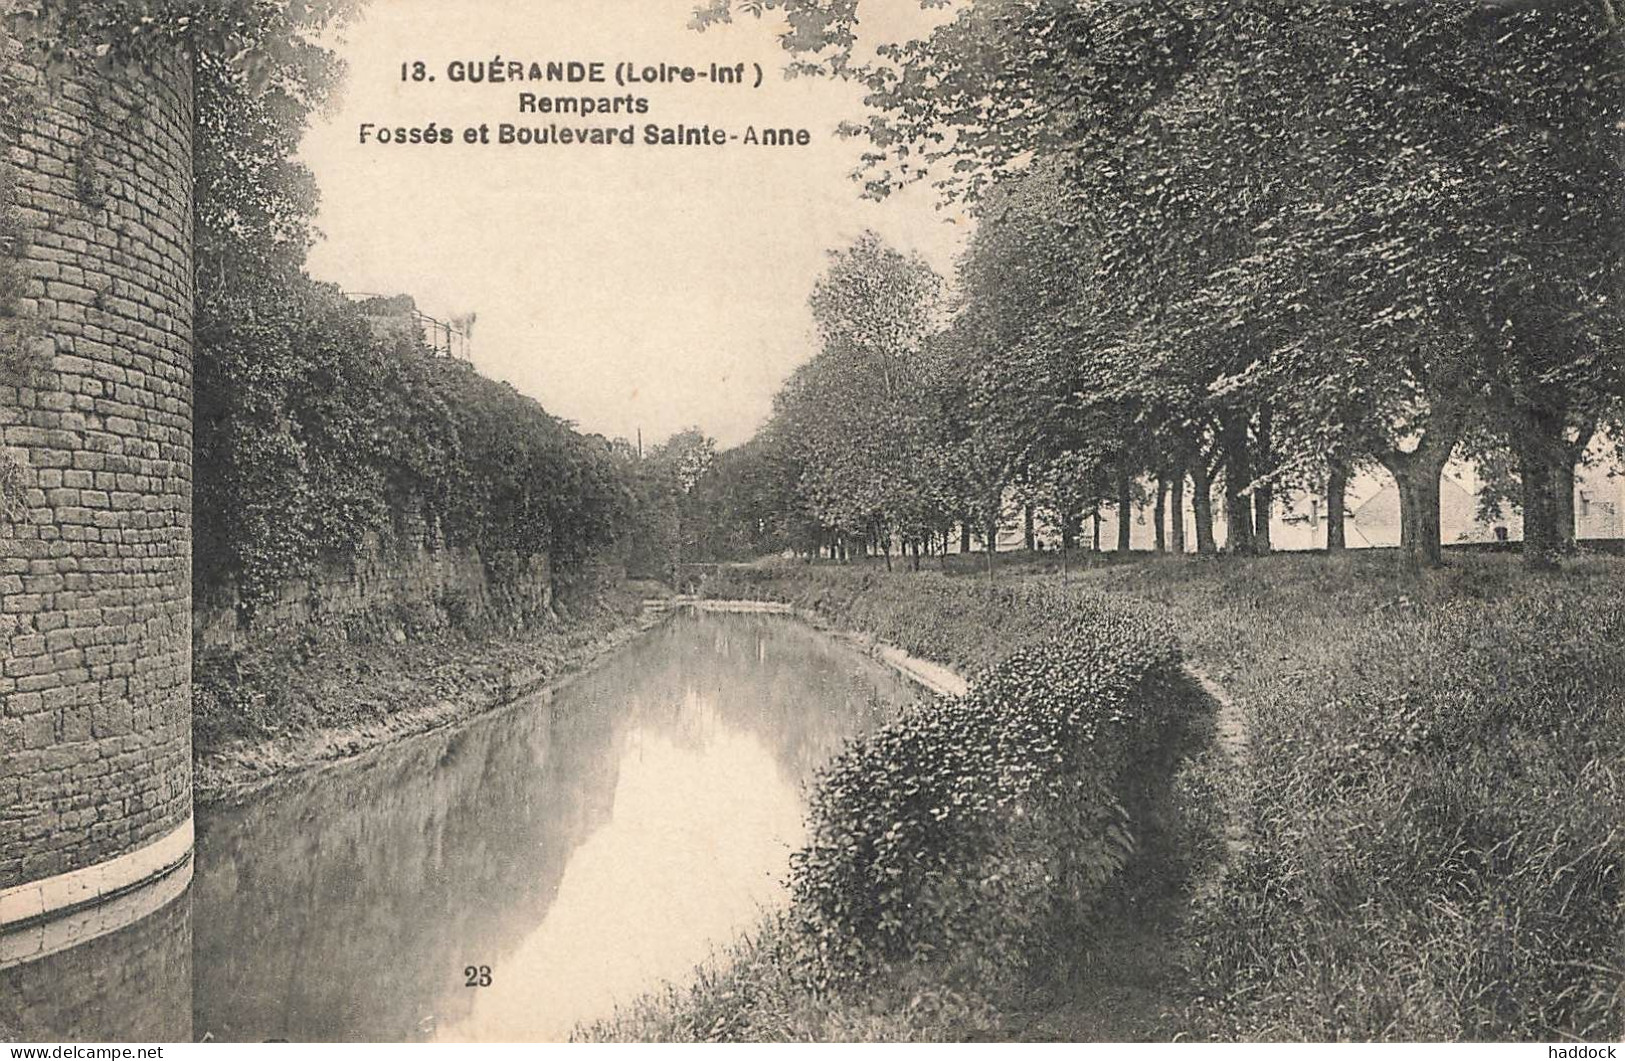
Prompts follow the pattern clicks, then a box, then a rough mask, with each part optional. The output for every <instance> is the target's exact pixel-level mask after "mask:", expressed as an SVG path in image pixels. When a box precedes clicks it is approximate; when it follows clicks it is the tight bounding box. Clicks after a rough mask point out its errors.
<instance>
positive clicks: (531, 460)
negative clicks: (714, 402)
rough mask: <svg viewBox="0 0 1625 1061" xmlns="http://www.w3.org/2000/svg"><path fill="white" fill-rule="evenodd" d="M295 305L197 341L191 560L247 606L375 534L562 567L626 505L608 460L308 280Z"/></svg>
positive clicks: (522, 403)
mask: <svg viewBox="0 0 1625 1061" xmlns="http://www.w3.org/2000/svg"><path fill="white" fill-rule="evenodd" d="M283 291H284V293H292V294H294V295H296V296H297V297H298V300H297V301H285V302H282V303H280V304H279V305H278V306H276V307H274V310H275V315H274V316H272V315H269V313H268V312H267V313H262V314H261V315H257V316H255V317H253V318H251V319H248V320H239V321H231V322H220V321H217V320H214V319H213V318H210V319H209V321H208V327H207V328H206V329H202V330H200V331H199V333H198V340H199V344H200V346H201V348H202V350H203V351H204V353H205V354H206V356H204V357H202V358H200V359H199V361H198V366H197V391H196V416H197V419H196V434H195V438H196V447H197V465H196V473H195V483H194V511H195V517H194V521H195V525H194V537H195V547H194V566H195V568H196V585H197V587H198V590H199V592H200V593H202V594H205V595H207V594H209V593H211V592H214V591H218V590H221V589H224V588H225V587H227V586H230V587H234V588H235V590H236V592H237V595H238V600H239V601H240V603H242V604H243V605H244V606H245V607H249V608H252V607H253V606H254V605H255V604H257V603H259V602H260V601H262V600H264V599H265V597H266V596H267V595H268V594H270V593H274V592H275V590H276V588H277V587H278V586H279V585H281V584H282V583H284V582H287V581H289V580H291V579H297V578H300V577H303V576H306V575H308V574H310V573H311V571H312V570H313V566H314V565H315V564H316V563H317V561H318V560H319V559H320V558H322V557H323V556H331V555H345V554H346V553H348V552H349V551H353V550H355V549H356V548H358V547H360V546H361V545H362V544H363V543H364V542H366V541H368V539H369V537H371V538H374V539H376V540H377V541H378V542H380V543H381V544H383V545H384V546H386V547H387V546H388V545H390V544H392V543H394V542H398V541H402V540H414V539H427V540H431V541H433V540H442V541H444V542H445V543H446V544H448V545H452V546H473V547H476V548H478V549H479V550H480V551H481V554H482V555H483V556H484V557H485V559H486V561H487V563H488V564H490V565H493V568H494V569H495V566H496V565H500V564H503V563H511V562H515V561H522V560H523V559H524V558H526V557H529V556H534V555H538V554H542V553H546V554H550V555H551V556H552V557H553V558H554V559H555V560H557V561H560V562H562V563H564V564H568V563H570V562H571V561H573V560H576V559H579V558H580V557H581V556H582V555H583V554H584V553H585V552H587V551H588V550H590V549H591V548H592V547H594V546H595V545H600V544H604V543H607V542H608V541H609V540H610V538H611V536H612V534H613V531H614V528H615V525H616V522H617V520H618V518H619V516H620V514H621V513H622V512H623V511H624V510H625V508H626V500H625V488H624V486H623V485H622V484H621V481H620V479H619V477H618V473H617V470H616V468H615V466H614V463H613V461H612V459H611V457H610V454H609V452H608V449H607V447H606V446H604V445H603V444H602V443H599V442H596V441H594V440H591V439H586V438H582V437H581V436H579V435H577V434H576V433H575V432H573V431H572V430H571V429H570V428H569V427H568V425H566V424H564V423H562V422H561V421H559V420H557V419H555V418H554V417H551V416H549V415H548V414H547V413H546V412H545V411H544V410H543V409H542V408H541V406H540V405H538V404H537V403H536V402H535V401H534V400H533V399H530V398H527V397H525V396H523V395H521V394H519V393H518V392H516V391H515V390H514V389H513V388H512V387H510V386H508V385H507V384H503V383H497V382H494V381H492V380H489V379H486V378H484V377H483V376H480V375H479V374H478V373H476V372H475V371H474V370H473V369H472V367H471V366H469V365H467V364H465V363H462V362H457V361H452V360H450V359H444V358H435V357H432V356H430V355H429V354H428V353H427V352H426V351H425V350H423V349H422V347H421V345H418V344H413V343H411V342H406V341H396V342H384V341H381V340H379V339H378V338H376V337H375V336H374V335H373V333H372V332H371V330H370V329H369V328H368V325H367V322H366V320H365V319H364V318H363V317H362V316H361V314H360V312H359V310H358V309H357V308H356V307H355V306H354V305H352V304H351V303H349V302H348V301H347V300H346V299H344V298H343V297H342V296H341V295H339V294H338V293H337V292H336V291H334V290H332V289H330V288H323V287H320V286H319V285H315V284H311V283H309V282H308V281H304V282H301V283H290V284H289V285H287V286H286V287H285V288H283Z"/></svg>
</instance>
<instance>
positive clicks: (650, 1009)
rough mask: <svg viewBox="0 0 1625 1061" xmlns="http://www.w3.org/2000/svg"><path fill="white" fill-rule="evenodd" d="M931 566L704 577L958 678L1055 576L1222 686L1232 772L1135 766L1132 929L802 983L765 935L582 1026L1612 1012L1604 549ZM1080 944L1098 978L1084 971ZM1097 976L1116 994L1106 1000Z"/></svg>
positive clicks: (1070, 596) (1616, 741) (1572, 1027)
mask: <svg viewBox="0 0 1625 1061" xmlns="http://www.w3.org/2000/svg"><path fill="white" fill-rule="evenodd" d="M954 561H955V562H953V563H951V564H950V566H949V570H948V571H947V572H945V573H927V574H921V575H908V574H897V575H892V576H887V575H884V574H882V573H881V572H879V571H878V570H877V569H876V568H875V567H874V566H869V567H859V566H854V567H846V568H842V567H834V566H825V565H814V566H810V567H792V566H785V565H772V566H768V567H763V568H743V569H725V570H724V571H722V572H720V573H718V574H717V575H714V576H713V577H712V579H711V581H710V583H709V584H708V586H707V592H709V593H711V594H713V595H720V596H731V597H751V598H758V599H771V600H781V601H786V602H789V603H793V604H795V605H797V606H798V607H801V608H806V609H810V610H813V611H815V612H817V613H818V614H819V615H821V616H824V617H826V618H827V619H829V620H830V621H831V622H832V623H836V624H840V625H845V626H848V627H850V628H853V629H857V630H861V631H864V632H866V633H869V634H872V635H874V636H877V637H880V638H883V639H885V640H888V641H891V642H894V643H896V644H899V645H901V646H903V647H905V648H907V649H908V650H909V651H911V652H913V653H914V654H916V655H920V656H924V657H926V658H930V659H935V660H938V661H941V662H945V663H949V664H951V665H953V666H955V667H956V668H959V669H961V670H964V671H972V672H974V671H978V670H981V669H983V668H985V667H987V666H989V665H990V664H991V663H993V662H995V661H996V660H997V659H998V658H999V656H1000V654H1001V652H1004V651H1007V650H1008V648H1009V647H1010V646H1013V645H1018V644H1021V643H1022V642H1023V640H1024V639H1029V638H1039V639H1042V638H1043V637H1044V636H1045V631H1046V630H1047V629H1048V628H1049V626H1050V624H1051V623H1053V622H1054V621H1055V620H1054V619H1053V618H1052V616H1053V615H1054V614H1055V613H1057V612H1058V611H1059V610H1061V609H1060V606H1059V605H1057V604H1056V603H1055V602H1056V601H1057V599H1058V598H1064V599H1066V600H1069V601H1088V602H1094V604H1095V605H1096V606H1098V605H1099V604H1100V603H1101V602H1110V603H1112V604H1115V605H1118V606H1122V607H1126V608H1127V609H1129V610H1130V611H1133V612H1137V613H1138V614H1141V615H1146V614H1149V615H1151V616H1152V617H1153V621H1154V622H1157V623H1160V624H1161V626H1162V627H1163V628H1164V629H1166V630H1167V631H1168V632H1169V633H1171V634H1172V635H1173V636H1174V637H1176V638H1177V640H1178V642H1179V644H1180V646H1181V648H1182V650H1183V652H1184V654H1185V656H1186V657H1187V658H1188V659H1189V660H1190V661H1191V662H1192V663H1193V664H1194V665H1196V666H1198V667H1199V668H1201V669H1202V670H1204V671H1205V672H1207V673H1208V674H1210V675H1211V676H1212V677H1214V678H1216V679H1217V680H1218V681H1219V682H1220V683H1221V684H1222V685H1223V686H1224V688H1225V689H1226V690H1227V692H1228V693H1229V694H1230V696H1231V697H1233V699H1234V700H1235V702H1236V704H1237V706H1238V708H1239V709H1240V711H1241V713H1242V715H1243V717H1244V718H1245V720H1246V723H1247V730H1248V738H1249V740H1248V745H1247V747H1248V751H1247V755H1246V758H1245V759H1244V760H1243V761H1241V762H1239V763H1235V764H1231V763H1229V762H1227V761H1225V760H1223V759H1222V758H1219V757H1212V756H1210V757H1207V758H1199V759H1197V760H1195V761H1194V762H1190V761H1185V760H1184V759H1182V758H1180V757H1171V758H1169V759H1168V760H1167V761H1165V763H1164V764H1163V767H1162V769H1161V773H1162V779H1163V781H1164V782H1165V784H1164V786H1163V788H1162V790H1161V793H1160V798H1161V799H1162V800H1163V804H1162V805H1163V809H1164V813H1163V814H1162V822H1161V825H1162V827H1161V828H1160V829H1158V830H1155V831H1154V832H1155V841H1154V843H1161V844H1163V845H1165V846H1166V847H1168V848H1171V850H1164V851H1163V852H1162V853H1161V855H1160V857H1159V858H1155V859H1152V858H1148V859H1145V860H1144V861H1145V863H1146V864H1155V863H1158V862H1160V863H1161V864H1162V865H1164V866H1169V867H1173V871H1172V872H1162V873H1160V874H1155V875H1154V876H1155V880H1154V881H1152V882H1149V886H1141V885H1143V884H1146V883H1147V882H1141V884H1137V885H1136V888H1135V889H1130V890H1137V891H1138V892H1139V893H1140V894H1142V895H1144V896H1147V897H1149V898H1148V902H1147V903H1146V904H1142V905H1141V908H1140V909H1137V910H1136V909H1132V908H1130V907H1129V906H1128V905H1126V904H1125V905H1120V906H1119V907H1118V910H1119V911H1120V912H1121V913H1122V914H1123V915H1124V920H1123V921H1122V922H1108V928H1110V927H1115V926H1117V925H1120V924H1124V923H1129V922H1131V921H1132V920H1133V918H1135V917H1140V918H1142V921H1143V920H1144V919H1146V918H1147V917H1149V921H1150V922H1151V924H1150V925H1149V929H1150V931H1149V932H1148V933H1141V934H1139V935H1135V934H1134V933H1133V932H1132V931H1130V932H1129V933H1128V934H1127V935H1126V936H1124V935H1123V934H1121V933H1119V934H1117V935H1116V936H1115V937H1114V934H1113V932H1112V931H1109V930H1108V931H1096V932H1094V933H1091V934H1087V935H1086V936H1085V937H1083V938H1081V939H1080V940H1079V941H1078V945H1077V947H1076V953H1074V954H1073V955H1070V956H1069V960H1068V961H1063V962H1062V963H1061V964H1059V965H1051V966H1049V967H1048V969H1047V970H1045V971H1044V972H1043V973H1041V974H1038V975H1035V974H1034V972H1033V971H1032V970H1028V971H1026V972H1025V973H1023V975H1022V976H1021V977H1018V978H1017V979H1016V980H1015V981H1013V982H1012V981H1010V980H1009V979H1003V980H1001V979H1000V978H999V977H997V976H991V975H989V976H981V975H978V974H977V973H976V972H975V971H974V969H975V966H974V963H973V964H972V965H970V966H968V967H958V968H955V969H952V970H947V971H944V970H942V969H940V968H939V969H930V968H925V969H921V968H918V967H905V968H904V969H903V970H902V971H897V970H893V971H891V972H890V973H888V974H886V975H884V976H879V977H875V978H872V979H871V980H870V981H869V982H868V983H867V984H866V985H864V987H863V988H862V989H861V990H857V991H851V990H848V991H845V992H839V991H838V992H834V993H830V994H826V995H822V996H817V997H814V996H809V995H807V994H806V992H804V991H803V990H801V988H800V986H799V985H798V982H797V980H796V978H795V977H794V976H793V975H792V974H791V971H790V970H792V969H793V966H794V953H793V951H789V952H787V951H786V947H785V944H784V942H783V929H782V926H772V927H770V928H769V929H767V930H765V931H764V932H763V933H761V934H758V935H757V936H755V937H754V938H752V939H750V940H747V941H746V942H744V943H742V944H741V945H740V948H739V949H738V951H737V952H736V953H735V954H734V955H733V956H732V960H733V964H731V965H729V964H728V963H727V962H721V963H719V964H718V965H717V966H716V967H714V968H712V969H710V970H709V971H707V972H706V973H705V974H704V975H703V976H702V977H701V979H700V981H699V983H698V985H697V986H695V987H693V988H692V989H685V990H681V991H668V992H667V993H666V994H664V995H662V996H657V997H651V998H650V999H645V1000H643V1001H642V1002H641V1003H639V1004H638V1005H637V1006H635V1007H632V1008H631V1009H629V1010H628V1011H627V1012H625V1013H623V1014H621V1015H620V1017H618V1018H617V1020H616V1021H612V1022H608V1023H606V1024H604V1025H600V1026H597V1027H595V1028H593V1029H591V1030H590V1035H592V1036H594V1037H609V1038H653V1039H666V1038H769V1039H772V1038H858V1039H875V1040H893V1039H897V1040H902V1039H934V1038H943V1039H951V1038H957V1037H964V1036H967V1035H971V1036H984V1037H998V1036H1019V1037H1047V1036H1051V1035H1055V1036H1064V1037H1081V1038H1091V1037H1098V1038H1105V1037H1119V1036H1123V1035H1133V1036H1140V1037H1148V1038H1159V1039H1169V1038H1173V1037H1175V1036H1176V1035H1177V1036H1180V1037H1183V1038H1214V1039H1278V1040H1325V1039H1339V1038H1344V1039H1386V1040H1405V1039H1418V1040H1473V1039H1511V1040H1531V1039H1534V1040H1554V1039H1557V1040H1560V1039H1565V1038H1589V1039H1593V1040H1596V1039H1617V1038H1619V1037H1620V1036H1621V1035H1622V1034H1625V881H1622V874H1625V560H1620V559H1618V558H1608V557H1591V558H1587V559H1582V560H1579V561H1576V562H1574V563H1573V564H1571V565H1570V566H1569V567H1568V569H1566V570H1565V571H1563V572H1561V573H1558V574H1550V575H1536V574H1530V573H1528V572H1526V571H1524V570H1523V569H1522V568H1521V567H1520V566H1519V565H1518V563H1517V560H1516V558H1515V557H1507V556H1495V555H1458V556H1454V557H1452V558H1451V562H1450V564H1449V566H1448V567H1446V568H1445V569H1444V570H1440V571H1430V572H1415V571H1410V570H1407V569H1404V568H1402V567H1401V566H1400V565H1399V564H1398V563H1397V562H1396V559H1395V558H1394V557H1392V556H1387V555H1380V554H1358V553H1354V554H1348V555H1345V556H1339V557H1329V556H1324V555H1297V556H1275V557H1267V558H1260V559H1254V560H1243V559H1229V558H1226V559H1222V560H1214V561H1205V560H1195V559H1191V560H1169V559H1162V560H1152V559H1149V558H1140V560H1139V561H1138V562H1117V563H1102V564H1097V565H1093V566H1087V567H1083V568H1081V569H1080V568H1079V567H1078V566H1074V568H1073V570H1072V571H1071V572H1070V574H1069V576H1068V577H1067V579H1066V584H1065V585H1063V580H1062V576H1061V574H1060V573H1059V571H1058V570H1057V569H1056V566H1055V559H1054V558H1053V557H1044V556H1028V557H1021V558H1017V559H1016V560H1015V561H1014V562H1010V561H1008V560H1007V561H1006V562H1005V563H1004V564H1003V565H1002V566H1001V571H1000V580H999V582H998V584H997V586H996V587H995V588H994V589H992V590H991V591H989V590H988V589H987V588H986V586H985V585H984V584H983V583H982V581H981V580H982V579H983V578H984V575H983V572H982V571H981V570H980V568H979V564H978V563H977V562H976V561H977V558H965V560H964V561H963V563H962V566H961V564H960V562H958V558H954ZM970 594H974V599H972V596H969V595H970ZM1034 605H1039V607H1034ZM1149 791H1150V792H1152V793H1155V792H1156V791H1157V790H1156V788H1155V787H1154V786H1152V787H1151V788H1150V789H1149ZM1221 801H1222V802H1223V804H1224V805H1225V807H1226V808H1228V809H1230V810H1232V811H1233V812H1234V813H1236V814H1238V815H1239V816H1240V817H1241V819H1242V821H1243V822H1244V824H1245V825H1246V827H1247V843H1246V846H1245V848H1244V849H1243V851H1242V853H1241V855H1240V856H1239V857H1238V858H1236V859H1235V860H1234V864H1232V865H1230V866H1229V867H1228V871H1227V873H1226V874H1225V875H1224V877H1223V878H1222V880H1221V882H1220V884H1219V885H1218V887H1217V888H1215V889H1211V890H1204V891H1203V893H1202V896H1201V897H1200V898H1196V897H1193V896H1192V895H1191V894H1190V893H1189V892H1188V891H1187V890H1185V889H1184V887H1183V883H1184V882H1186V881H1188V880H1189V879H1190V877H1191V875H1192V872H1193V867H1200V865H1201V864H1202V860H1203V859H1204V858H1206V857H1209V856H1216V855H1217V854H1218V851H1219V849H1218V847H1217V845H1216V843H1215V832H1216V830H1217V829H1218V828H1220V827H1221V825H1222V820H1221V818H1220V816H1219V815H1218V814H1217V813H1216V811H1217V808H1218V806H1219V804H1220V803H1221ZM1204 814H1205V815H1206V818H1204ZM1153 846H1154V845H1153ZM1171 880H1173V881H1179V882H1180V883H1179V884H1177V885H1175V886H1172V887H1170V886H1169V883H1168V882H1169V881H1171ZM1146 906H1149V907H1151V909H1150V910H1147V909H1146V908H1145V907H1146ZM1159 925H1160V926H1161V929H1166V933H1164V932H1163V931H1161V929H1159ZM1165 935H1166V936H1171V937H1172V941H1171V942H1170V941H1169V940H1168V939H1166V938H1165ZM1130 956H1139V962H1138V965H1136V963H1135V962H1134V961H1132V960H1127V959H1129V958H1130ZM1091 957H1093V959H1094V964H1093V965H1091ZM1103 963H1104V964H1110V965H1111V966H1112V970H1111V972H1112V975H1108V976H1100V975H1094V976H1092V977H1091V975H1090V973H1089V970H1090V969H1091V968H1095V969H1098V968H1099V965H1100V964H1103ZM1068 964H1069V965H1070V970H1069V971H1065V972H1062V971H1060V969H1061V968H1062V966H1064V965H1068ZM1147 966H1155V967H1156V968H1154V969H1148V968H1147ZM967 968H968V969H970V970H971V971H969V972H967ZM1124 970H1127V973H1128V975H1129V977H1130V978H1134V977H1137V976H1139V975H1141V974H1145V980H1146V983H1147V984H1149V985H1150V986H1149V988H1148V990H1147V991H1146V992H1142V994H1143V995H1145V996H1146V997H1131V998H1129V999H1127V1000H1126V1001H1125V1000H1124V991H1123V989H1122V986H1121V980H1122V979H1123V976H1122V975H1120V974H1121V973H1122V972H1123V971H1124ZM1136 990H1137V988H1136ZM1091 993H1092V994H1093V996H1095V997H1091ZM1133 993H1134V992H1133V991H1130V992H1129V994H1130V995H1133ZM1102 998H1104V999H1105V1000H1107V1001H1106V1002H1105V1003H1102V1001H1101V999H1102ZM1136 1009H1137V1010H1138V1016H1137V1018H1136V1019H1133V1020H1129V1021H1127V1022H1120V1023H1117V1024H1115V1025H1114V1024H1113V1022H1112V1017H1113V1016H1120V1012H1113V1011H1114V1010H1115V1011H1125V1010H1136Z"/></svg>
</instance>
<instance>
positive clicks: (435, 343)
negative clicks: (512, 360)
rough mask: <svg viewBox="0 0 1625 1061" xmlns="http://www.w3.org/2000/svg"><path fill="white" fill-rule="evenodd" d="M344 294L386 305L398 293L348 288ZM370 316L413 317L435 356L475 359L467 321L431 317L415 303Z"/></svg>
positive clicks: (375, 317)
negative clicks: (378, 292) (399, 309)
mask: <svg viewBox="0 0 1625 1061" xmlns="http://www.w3.org/2000/svg"><path fill="white" fill-rule="evenodd" d="M344 297H346V298H348V299H350V300H351V301H353V302H356V303H367V302H379V303H384V304H386V305H387V304H388V303H390V302H391V301H392V300H393V298H394V297H396V296H390V295H380V294H376V293H374V292H371V291H346V292H344ZM362 309H363V311H364V310H365V309H366V307H365V305H363V306H362ZM367 316H368V317H369V318H370V319H374V320H390V319H402V320H406V319H410V320H411V321H412V323H413V324H415V325H416V326H417V334H418V336H419V337H420V338H421V339H422V340H423V345H424V346H426V347H428V348H429V350H430V352H431V353H433V354H434V355H435V356H436V357H454V358H457V359H458V360H461V361H470V360H472V359H473V346H474V338H473V336H472V334H471V333H470V329H469V328H468V326H467V325H466V324H458V323H457V322H455V321H443V320H440V319H439V318H438V317H431V316H429V315H428V314H427V313H424V312H423V311H422V310H420V309H418V308H417V307H416V306H413V307H411V308H410V309H408V310H407V311H406V312H403V313H376V314H367Z"/></svg>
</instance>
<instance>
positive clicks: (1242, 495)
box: [1222, 419, 1253, 556]
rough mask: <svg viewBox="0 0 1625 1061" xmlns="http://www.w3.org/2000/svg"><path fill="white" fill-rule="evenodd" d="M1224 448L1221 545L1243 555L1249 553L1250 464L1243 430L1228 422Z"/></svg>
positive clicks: (1250, 536) (1238, 554)
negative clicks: (1223, 539) (1222, 541)
mask: <svg viewBox="0 0 1625 1061" xmlns="http://www.w3.org/2000/svg"><path fill="white" fill-rule="evenodd" d="M1222 431H1223V445H1224V514H1225V543H1224V548H1225V551H1226V552H1228V553H1232V554H1234V555H1236V556H1246V555H1248V554H1249V553H1251V552H1252V551H1253V505H1252V502H1251V501H1250V500H1249V499H1248V497H1247V494H1246V490H1247V487H1249V486H1251V485H1252V481H1253V472H1252V462H1251V461H1249V460H1248V454H1247V427H1246V424H1245V423H1242V422H1240V421H1237V420H1234V419H1231V420H1228V421H1226V422H1225V425H1224V427H1223V429H1222Z"/></svg>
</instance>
